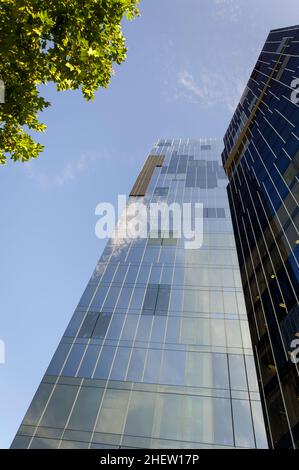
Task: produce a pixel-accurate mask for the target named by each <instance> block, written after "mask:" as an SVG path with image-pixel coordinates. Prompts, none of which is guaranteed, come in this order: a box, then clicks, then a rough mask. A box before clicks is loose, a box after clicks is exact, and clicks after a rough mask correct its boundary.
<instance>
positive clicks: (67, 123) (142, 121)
mask: <svg viewBox="0 0 299 470" xmlns="http://www.w3.org/2000/svg"><path fill="white" fill-rule="evenodd" d="M141 13H142V16H141V18H138V19H137V20H135V21H134V22H131V23H125V24H124V32H125V36H126V38H127V45H128V47H129V52H128V55H127V60H126V63H125V64H123V65H121V66H120V67H117V68H116V76H115V77H114V78H113V81H112V84H111V86H110V88H109V89H108V90H105V91H103V90H101V91H99V92H98V93H97V96H96V99H95V101H94V102H92V103H86V102H85V101H84V100H83V98H82V96H81V95H80V93H77V92H64V93H57V92H56V91H55V88H54V87H53V86H50V85H48V86H47V87H45V88H44V89H43V94H44V96H46V98H48V99H49V100H50V101H51V102H52V106H51V108H49V109H48V110H46V111H45V112H44V114H43V116H42V120H43V122H45V123H46V124H47V131H46V133H45V135H44V136H43V138H42V139H41V141H42V143H43V144H45V146H46V150H45V151H44V153H43V154H42V155H41V156H40V157H39V158H38V159H37V160H36V161H33V162H32V163H28V164H13V163H9V164H8V165H7V166H6V167H2V168H0V192H1V206H0V215H1V230H0V259H1V265H0V286H1V297H0V302H1V317H0V339H2V340H4V341H5V345H6V362H5V364H0V383H1V388H0V416H1V420H0V447H8V446H9V445H10V443H11V440H12V438H13V436H14V434H15V432H16V430H17V428H18V426H19V424H20V422H21V420H22V418H23V415H24V413H25V412H26V409H27V407H28V405H29V403H30V401H31V399H32V397H33V394H34V392H35V390H36V388H37V386H38V384H39V382H40V380H41V378H42V375H43V374H44V372H45V369H46V367H47V365H48V363H49V361H50V359H51V357H52V355H53V353H54V351H55V349H56V346H57V344H58V342H59V340H60V337H61V335H62V334H63V331H64V329H65V327H66V325H67V323H68V321H69V320H70V317H71V315H72V312H73V311H74V309H75V307H76V305H77V302H78V300H79V298H80V295H81V293H82V292H83V289H84V288H85V285H86V283H87V282H88V279H89V277H90V275H91V273H92V271H93V268H94V266H95V264H96V261H97V259H98V258H99V256H100V254H101V251H102V250H103V247H104V242H103V241H101V240H98V239H97V238H96V236H95V231H94V228H95V223H96V216H95V214H94V211H95V207H96V205H97V204H98V203H99V202H103V201H107V202H112V203H114V202H115V201H116V198H117V194H118V193H120V194H125V193H128V191H129V190H130V188H131V186H132V184H133V182H134V179H135V178H136V176H137V174H138V171H139V168H140V167H141V166H142V163H143V161H144V159H145V157H146V154H147V152H148V151H149V150H150V148H151V146H152V145H153V143H154V142H155V140H156V139H157V138H165V137H168V138H171V137H176V138H179V137H181V138H187V137H191V138H199V137H220V138H222V137H223V135H224V132H225V130H226V128H227V125H228V123H229V121H230V119H231V117H232V113H233V110H234V108H235V105H236V103H237V100H238V99H239V98H240V96H241V94H242V91H243V89H244V86H245V84H246V81H247V79H248V77H249V74H250V72H251V70H252V68H253V66H254V64H255V62H256V60H257V57H258V54H259V52H260V50H261V48H262V45H263V43H264V41H265V39H266V37H267V34H268V32H269V30H270V29H273V28H278V27H284V26H290V25H293V24H294V23H296V22H297V23H298V20H297V18H298V17H299V4H298V0H283V1H281V0H263V1H260V0H250V1H248V0H247V1H245V0H143V1H141Z"/></svg>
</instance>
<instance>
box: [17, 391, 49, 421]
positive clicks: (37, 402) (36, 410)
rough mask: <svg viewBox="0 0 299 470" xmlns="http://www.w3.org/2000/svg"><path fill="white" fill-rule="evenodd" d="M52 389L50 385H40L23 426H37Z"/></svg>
mask: <svg viewBox="0 0 299 470" xmlns="http://www.w3.org/2000/svg"><path fill="white" fill-rule="evenodd" d="M52 388H53V385H52V384H46V383H41V384H40V386H39V387H38V389H37V392H36V394H35V395H34V398H33V400H32V402H31V404H30V406H29V409H28V411H27V413H26V416H25V418H24V420H23V424H27V425H30V426H34V425H37V423H38V421H39V419H40V417H41V414H42V412H43V409H44V407H45V405H46V403H47V401H48V399H49V396H50V393H51V391H52Z"/></svg>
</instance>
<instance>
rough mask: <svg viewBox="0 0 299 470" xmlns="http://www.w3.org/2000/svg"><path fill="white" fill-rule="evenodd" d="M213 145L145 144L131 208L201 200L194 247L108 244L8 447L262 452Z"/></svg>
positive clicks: (176, 240)
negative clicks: (199, 239)
mask: <svg viewBox="0 0 299 470" xmlns="http://www.w3.org/2000/svg"><path fill="white" fill-rule="evenodd" d="M222 148H223V146H222V143H221V141H219V140H216V139H203V140H197V141H193V140H167V141H163V140H160V141H158V142H157V144H156V145H155V146H154V147H153V149H152V151H151V154H150V157H149V158H148V160H147V162H146V164H145V166H144V168H143V170H142V172H141V173H140V175H141V176H140V175H139V177H138V180H137V182H136V183H135V185H134V188H133V190H132V192H131V194H134V195H131V196H130V198H129V200H128V204H130V203H131V202H136V201H139V202H143V203H144V204H146V205H149V204H150V203H151V202H157V201H159V202H165V203H169V204H170V203H173V202H177V203H178V204H179V205H182V204H183V203H195V202H202V203H203V205H204V211H203V231H204V236H203V245H202V247H201V248H200V249H186V246H185V240H184V239H183V238H180V237H179V236H178V234H177V233H176V232H175V231H172V232H171V231H170V234H169V235H170V236H169V237H166V236H165V233H164V232H163V231H162V230H158V233H156V234H155V235H154V236H153V234H151V233H150V234H149V236H148V238H139V239H134V238H131V239H128V238H126V239H120V238H117V237H114V238H111V239H109V241H108V243H107V246H106V248H105V250H104V252H103V254H102V256H101V258H100V261H99V262H98V264H97V266H96V269H95V271H94V273H93V275H92V277H91V279H90V282H89V284H88V286H87V287H86V290H85V292H84V294H83V296H82V298H81V300H80V302H79V305H78V307H77V309H76V311H75V313H74V315H73V317H72V319H71V321H70V323H69V325H68V327H67V329H66V331H65V334H64V336H63V338H62V340H61V342H60V344H59V346H58V349H57V351H56V352H55V354H54V357H53V359H52V361H51V363H50V365H49V367H48V369H47V371H46V374H45V376H44V377H43V380H42V382H41V384H40V386H39V388H38V390H37V392H36V395H35V396H34V398H33V401H32V403H31V405H30V407H29V409H28V411H27V413H26V415H25V418H24V420H23V422H22V424H21V426H20V428H19V430H18V433H17V435H16V437H15V439H14V441H13V444H12V448H30V449H34V448H102V449H103V448H109V449H112V448H157V449H158V448H186V449H188V448H190V449H191V448H195V449H198V448H267V445H268V444H267V438H266V433H265V427H264V420H263V414H262V406H261V401H260V394H259V388H258V382H257V375H256V370H255V363H254V358H253V350H252V344H251V339H250V333H249V327H248V320H247V314H246V308H245V302H244V296H243V290H242V284H241V276H240V270H239V266H238V259H237V252H236V246H235V241H234V235H233V228H232V222H231V217H230V210H229V203H228V197H227V192H226V186H227V177H226V175H225V172H224V170H223V168H222V164H221V150H222ZM145 182H146V184H145ZM141 194H143V195H141ZM191 217H192V216H191Z"/></svg>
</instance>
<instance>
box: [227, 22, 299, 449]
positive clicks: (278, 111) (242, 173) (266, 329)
mask: <svg viewBox="0 0 299 470" xmlns="http://www.w3.org/2000/svg"><path fill="white" fill-rule="evenodd" d="M298 77H299V26H295V27H290V28H284V29H279V30H274V31H271V32H270V35H269V37H268V38H267V41H266V43H265V45H264V48H263V50H262V52H261V54H260V57H259V59H258V61H257V64H256V66H255V68H254V70H253V72H252V74H251V77H250V79H249V82H248V85H247V87H246V89H245V92H244V94H243V96H242V99H241V101H240V103H239V105H238V107H237V110H236V112H235V114H234V116H233V119H232V121H231V123H230V126H229V128H228V130H227V133H226V135H225V139H224V141H225V150H224V152H223V164H224V167H225V170H226V172H227V174H228V177H229V180H230V183H229V187H228V194H229V201H230V207H231V212H232V219H233V226H234V233H235V237H236V244H237V251H238V256H239V262H240V266H241V275H242V283H243V287H244V293H245V300H246V306H247V310H248V318H249V325H250V330H251V335H252V341H253V346H254V352H255V358H256V363H257V369H258V371H259V380H260V385H261V391H262V401H263V408H264V413H265V418H266V422H267V423H266V425H267V429H268V436H269V441H270V443H271V445H272V446H273V447H274V448H296V447H297V448H298V447H299V378H298V364H296V363H293V362H292V361H291V360H290V359H291V357H290V354H291V353H293V354H294V350H293V348H292V342H293V341H294V340H296V338H297V339H298V336H299V309H298V295H299V285H298V280H299V269H298V253H299V235H298V220H299V219H298V217H299V210H298V199H299V184H298V177H299V107H298V103H299V93H297V91H296V87H298V86H299V80H298ZM294 359H296V357H294Z"/></svg>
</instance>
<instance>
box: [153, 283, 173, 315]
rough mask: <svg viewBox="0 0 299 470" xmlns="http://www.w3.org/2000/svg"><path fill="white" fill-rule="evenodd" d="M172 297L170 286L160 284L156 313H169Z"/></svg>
mask: <svg viewBox="0 0 299 470" xmlns="http://www.w3.org/2000/svg"><path fill="white" fill-rule="evenodd" d="M169 297H170V286H165V285H160V286H159V290H158V298H157V304H156V312H155V313H156V315H167V311H168V306H169Z"/></svg>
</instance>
